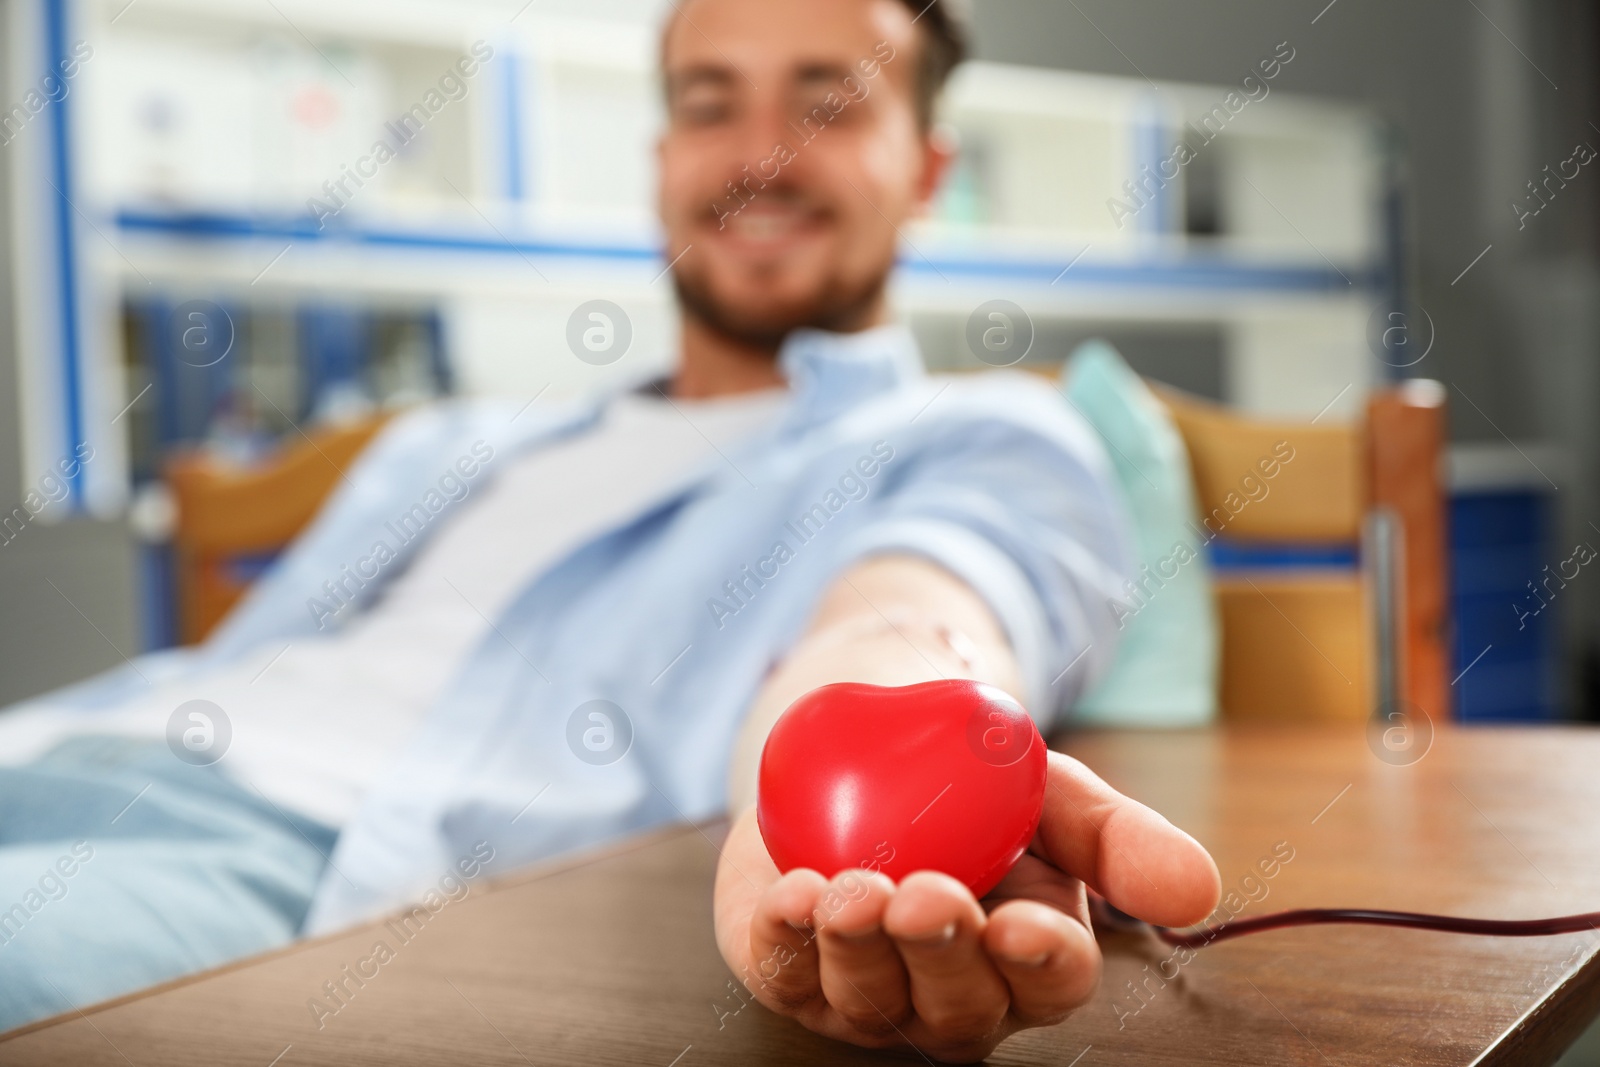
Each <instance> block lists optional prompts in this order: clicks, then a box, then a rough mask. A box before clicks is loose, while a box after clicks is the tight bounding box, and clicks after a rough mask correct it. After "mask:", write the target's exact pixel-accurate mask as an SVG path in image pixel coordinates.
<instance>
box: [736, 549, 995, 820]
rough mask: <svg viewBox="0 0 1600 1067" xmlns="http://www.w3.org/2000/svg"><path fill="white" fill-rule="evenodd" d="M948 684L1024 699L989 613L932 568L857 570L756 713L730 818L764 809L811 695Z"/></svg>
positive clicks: (888, 564) (827, 603)
mask: <svg viewBox="0 0 1600 1067" xmlns="http://www.w3.org/2000/svg"><path fill="white" fill-rule="evenodd" d="M938 678H973V679H976V680H978V681H983V682H988V683H990V684H992V685H996V686H998V687H1000V688H1001V689H1004V690H1006V691H1007V692H1010V693H1013V694H1016V693H1017V692H1018V691H1019V687H1020V671H1019V668H1018V665H1017V662H1016V657H1015V656H1014V655H1013V653H1012V651H1011V646H1010V643H1009V641H1008V640H1007V639H1006V635H1005V632H1004V631H1003V630H1002V629H1001V627H1000V625H999V623H998V622H997V621H996V620H995V618H994V615H993V613H992V612H990V610H989V609H988V606H987V605H986V604H984V602H983V601H982V600H981V599H980V598H979V597H978V596H977V594H975V593H973V592H972V590H971V589H969V588H968V587H967V586H966V585H965V584H964V583H962V582H961V581H960V580H959V579H957V578H955V577H954V576H953V575H951V574H950V573H949V572H948V571H946V570H944V569H943V568H940V567H938V566H936V565H935V564H932V563H929V562H927V561H925V560H921V559H916V558H911V557H893V556H886V557H881V558H875V559H870V560H867V561H865V562H863V563H861V564H859V565H857V566H856V567H854V568H852V570H851V571H850V572H849V573H847V574H846V575H844V576H843V577H842V578H841V579H840V580H839V581H838V582H837V583H835V585H834V587H833V588H832V589H831V590H830V591H829V593H828V595H827V596H826V597H824V599H823V602H822V604H821V605H820V607H819V609H818V611H817V614H816V617H815V618H814V619H813V621H812V624H811V626H810V627H809V628H808V629H807V631H806V634H805V636H804V637H803V638H802V639H801V640H800V642H799V643H798V644H796V645H795V647H794V648H793V649H792V650H791V651H790V653H789V655H788V656H787V657H785V658H784V660H783V662H782V663H781V664H779V666H778V667H777V668H776V669H775V670H774V671H773V672H772V674H771V675H770V676H769V677H768V678H767V681H766V684H765V685H763V686H762V688H761V691H760V693H759V694H758V695H757V697H756V699H755V701H754V702H753V703H752V705H751V707H750V711H749V714H748V715H747V716H746V718H745V722H744V726H743V728H742V729H741V731H740V736H739V741H738V744H737V746H736V748H735V751H734V756H733V760H732V763H731V765H730V767H729V793H728V808H729V811H730V813H732V814H734V815H737V814H738V813H739V812H741V811H743V810H744V809H745V808H747V807H749V806H750V805H751V804H753V803H755V797H756V778H757V771H758V769H759V766H760V760H761V748H762V746H763V745H764V744H765V742H766V738H767V734H768V732H770V731H771V729H772V724H773V723H774V722H775V721H776V720H777V718H778V716H779V715H781V714H783V711H784V709H786V708H787V707H788V706H789V705H790V704H792V703H794V701H795V700H797V699H798V698H799V697H801V696H802V695H804V694H805V693H808V692H810V691H811V690H812V689H815V688H817V687H818V686H823V685H828V684H830V683H833V682H865V683H869V684H872V685H912V684H915V683H917V682H925V681H932V680H934V679H938Z"/></svg>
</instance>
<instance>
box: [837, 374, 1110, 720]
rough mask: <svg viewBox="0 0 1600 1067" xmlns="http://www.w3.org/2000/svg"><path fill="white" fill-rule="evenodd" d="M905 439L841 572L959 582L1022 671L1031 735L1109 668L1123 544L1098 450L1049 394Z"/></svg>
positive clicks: (1034, 393) (1028, 393) (1016, 395)
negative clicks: (897, 567)
mask: <svg viewBox="0 0 1600 1067" xmlns="http://www.w3.org/2000/svg"><path fill="white" fill-rule="evenodd" d="M1004 392H1006V393H1009V394H1012V395H1011V396H1009V397H1007V399H1006V403H1005V404H1003V405H996V406H995V407H994V409H993V410H991V411H989V412H988V413H984V412H983V410H982V409H981V407H980V409H979V411H978V413H976V414H974V412H973V410H972V408H971V406H968V407H965V408H963V410H962V412H961V414H959V415H957V416H955V417H952V418H948V419H944V420H929V422H928V424H927V425H925V426H915V425H914V426H913V427H912V428H910V429H908V432H907V433H906V434H905V435H904V436H903V437H902V438H901V440H900V442H898V443H897V442H895V441H890V442H889V443H890V445H891V447H895V448H896V449H897V456H896V459H895V460H892V461H890V462H888V463H886V464H885V466H884V471H885V477H884V478H883V480H882V482H881V484H880V485H879V486H878V487H876V488H875V490H874V494H875V499H874V514H873V518H872V520H871V521H870V522H868V523H866V524H865V525H864V526H863V527H862V528H861V529H859V530H858V531H856V533H855V534H854V535H853V537H852V538H851V540H850V541H849V542H848V544H847V545H846V546H845V555H846V557H847V560H856V559H861V558H864V557H866V556H873V555H885V554H892V553H907V554H911V555H916V556H920V557H923V558H926V559H928V560H930V561H932V562H934V563H937V564H939V565H940V566H942V567H944V568H945V569H946V570H948V571H950V572H951V573H952V574H954V575H956V576H957V577H958V578H960V579H961V580H962V581H964V582H966V583H967V584H968V585H969V586H970V587H971V588H972V589H973V590H974V592H976V593H977V594H978V595H979V596H980V597H982V598H983V599H984V601H985V602H986V603H987V604H988V605H989V607H990V609H991V610H992V611H993V612H994V613H995V616H996V618H997V619H998V620H999V622H1000V624H1001V625H1002V626H1003V627H1004V629H1005V632H1006V635H1007V637H1008V638H1009V640H1010V642H1011V646H1012V650H1013V652H1014V653H1015V654H1016V657H1017V661H1018V664H1019V666H1020V667H1021V671H1022V677H1023V684H1024V687H1025V691H1024V692H1023V693H1019V694H1017V695H1018V697H1020V698H1021V699H1022V700H1023V702H1024V704H1025V706H1026V707H1028V709H1029V710H1030V713H1031V714H1032V715H1033V716H1034V719H1035V721H1036V722H1037V723H1038V725H1039V728H1040V729H1041V730H1048V729H1049V728H1050V727H1051V726H1052V725H1053V724H1054V723H1055V722H1056V721H1057V719H1058V717H1059V715H1060V713H1061V712H1062V711H1063V710H1064V709H1065V708H1067V707H1069V706H1070V705H1071V704H1072V702H1073V701H1074V700H1076V699H1077V697H1078V696H1080V695H1081V694H1082V693H1083V692H1085V691H1086V690H1087V689H1088V687H1089V686H1090V684H1091V683H1092V682H1093V681H1094V680H1096V679H1097V678H1098V677H1099V676H1100V675H1101V674H1103V673H1104V671H1105V669H1106V668H1107V667H1108V666H1109V665H1110V662H1111V657H1112V654H1113V652H1114V651H1115V648H1116V643H1117V635H1118V627H1117V624H1116V618H1115V615H1114V614H1113V612H1112V611H1111V609H1110V602H1111V600H1112V599H1113V598H1115V597H1117V596H1120V595H1121V593H1122V585H1123V583H1124V582H1125V581H1126V580H1127V579H1128V578H1129V577H1130V576H1131V574H1132V560H1133V550H1132V535H1131V530H1130V524H1129V519H1128V517H1127V514H1126V509H1125V506H1124V504H1123V501H1122V498H1121V496H1120V493H1119V491H1118V490H1117V488H1116V485H1115V480H1114V475H1113V472H1112V469H1111V466H1110V463H1109V462H1108V460H1107V459H1106V456H1105V454H1104V452H1103V450H1102V447H1101V445H1100V442H1099V440H1098V438H1096V437H1095V435H1094V433H1093V431H1092V430H1090V429H1089V428H1088V426H1087V425H1086V424H1084V423H1083V422H1082V420H1081V419H1080V418H1079V417H1078V416H1077V415H1076V414H1075V413H1073V412H1072V411H1071V410H1070V409H1069V408H1068V407H1067V406H1066V405H1065V404H1064V403H1062V402H1061V401H1060V400H1059V399H1057V398H1055V397H1054V396H1053V395H1051V394H1050V393H1048V392H1043V395H1040V394H1041V392H1042V391H1040V390H1037V389H1034V388H1020V387H1019V388H1015V389H1008V390H1005V391H1004Z"/></svg>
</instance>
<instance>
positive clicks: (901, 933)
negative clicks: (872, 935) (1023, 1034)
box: [883, 871, 1010, 1048]
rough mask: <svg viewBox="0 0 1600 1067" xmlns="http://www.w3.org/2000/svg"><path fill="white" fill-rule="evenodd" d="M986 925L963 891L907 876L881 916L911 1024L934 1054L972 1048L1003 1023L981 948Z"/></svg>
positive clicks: (1000, 991) (951, 882)
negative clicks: (932, 1044) (901, 968)
mask: <svg viewBox="0 0 1600 1067" xmlns="http://www.w3.org/2000/svg"><path fill="white" fill-rule="evenodd" d="M987 921H988V920H987V918H986V917H985V916H984V914H983V909H982V908H981V907H979V906H978V902H977V901H976V900H975V899H973V896H972V893H971V892H970V891H968V889H967V887H966V886H964V885H962V884H961V883H960V882H958V881H956V880H955V879H954V878H951V877H950V876H949V875H945V874H939V873H937V872H934V871H918V872H916V873H914V874H910V875H907V876H906V877H905V878H904V879H902V880H901V882H900V886H899V888H898V889H897V890H896V891H895V894H894V896H893V898H892V899H891V900H890V901H889V905H888V907H887V908H886V909H885V911H884V918H883V926H884V929H885V930H886V931H888V933H889V935H890V936H891V937H893V938H894V941H895V945H896V946H897V947H898V948H899V950H900V956H901V958H902V959H903V960H904V961H905V966H906V971H907V974H908V975H909V977H910V986H911V1002H912V1004H913V1006H914V1007H915V1010H916V1014H917V1017H918V1019H919V1020H920V1021H921V1023H922V1028H923V1030H924V1031H925V1032H926V1033H927V1034H928V1035H929V1036H931V1037H932V1038H933V1039H934V1040H935V1041H936V1042H938V1043H939V1044H940V1045H941V1046H945V1047H948V1048H960V1047H963V1046H966V1045H969V1044H970V1045H974V1046H976V1045H980V1044H982V1043H983V1042H984V1039H985V1038H991V1035H993V1033H994V1032H995V1031H996V1029H997V1028H999V1027H1000V1026H1001V1024H1002V1023H1003V1022H1004V1021H1005V1017H1006V1008H1007V1005H1008V1003H1009V999H1010V993H1009V990H1008V989H1007V987H1006V982H1005V979H1004V978H1002V977H1001V975H1000V972H999V971H998V970H996V969H995V966H994V964H993V962H991V961H990V959H989V955H988V953H987V952H986V951H985V950H984V947H983V936H984V927H985V926H986V924H987ZM988 1043H989V1044H990V1045H992V1043H993V1041H992V1038H991V1039H990V1041H989V1042H988Z"/></svg>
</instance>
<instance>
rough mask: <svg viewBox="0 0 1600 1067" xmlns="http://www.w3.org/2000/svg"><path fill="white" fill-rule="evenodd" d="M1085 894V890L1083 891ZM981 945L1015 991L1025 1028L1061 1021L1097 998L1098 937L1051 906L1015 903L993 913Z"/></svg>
mask: <svg viewBox="0 0 1600 1067" xmlns="http://www.w3.org/2000/svg"><path fill="white" fill-rule="evenodd" d="M1078 892H1079V896H1080V897H1081V896H1082V893H1083V891H1082V888H1081V887H1080V888H1079V891H1078ZM983 947H984V949H985V950H986V951H987V952H988V953H989V956H990V958H991V959H993V960H994V962H995V966H996V967H998V968H999V970H1000V973H1001V975H1002V976H1003V977H1004V978H1005V981H1006V984H1007V986H1009V987H1010V990H1011V1011H1012V1014H1013V1015H1015V1016H1016V1019H1017V1021H1018V1022H1020V1023H1021V1024H1022V1025H1024V1026H1048V1025H1050V1024H1051V1023H1056V1022H1060V1021H1061V1020H1062V1019H1063V1018H1065V1017H1066V1016H1067V1014H1068V1013H1069V1012H1071V1011H1072V1010H1073V1009H1074V1008H1076V1007H1078V1006H1079V1005H1080V1004H1082V1003H1083V1002H1084V1001H1086V1000H1088V999H1089V997H1090V996H1092V995H1093V994H1094V990H1095V985H1096V983H1098V982H1099V980H1100V949H1099V947H1098V946H1097V945H1096V944H1095V941H1094V934H1093V933H1091V932H1090V930H1089V928H1088V927H1087V926H1086V925H1084V924H1083V923H1081V922H1077V921H1075V920H1073V919H1071V918H1068V917H1067V916H1066V915H1063V914H1062V913H1061V912H1060V911H1058V910H1056V909H1055V908H1053V907H1050V906H1049V905H1047V904H1041V903H1039V902H1038V901H1034V900H1011V901H1007V902H1006V903H1004V904H1002V905H1000V906H999V907H998V908H996V909H995V910H994V911H992V912H990V913H989V925H988V926H987V927H986V928H985V929H984V932H983Z"/></svg>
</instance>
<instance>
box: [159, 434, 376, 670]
mask: <svg viewBox="0 0 1600 1067" xmlns="http://www.w3.org/2000/svg"><path fill="white" fill-rule="evenodd" d="M384 421H385V419H384V418H375V419H370V420H365V421H362V422H360V423H356V424H352V425H349V426H341V427H337V428H329V429H323V430H314V431H312V432H310V433H309V434H306V435H304V436H301V437H298V438H296V439H295V440H294V442H293V443H291V444H290V445H289V446H288V447H287V448H285V450H284V451H283V452H282V453H280V454H279V455H278V456H276V457H274V458H273V459H272V460H271V461H270V462H269V463H266V464H263V465H262V466H260V467H251V468H247V469H241V468H238V467H234V466H230V465H224V464H220V463H218V462H216V461H215V460H213V459H210V458H209V457H207V456H206V455H205V454H204V453H201V452H187V453H180V454H178V455H176V456H174V457H173V458H172V459H171V460H169V461H168V464H167V467H166V480H167V484H168V486H169V487H170V488H171V490H172V494H173V497H174V499H175V501H176V504H177V512H178V518H177V529H176V532H175V533H174V536H173V547H174V549H175V563H174V566H175V578H176V582H177V586H178V629H179V640H180V641H181V642H182V643H183V644H193V643H195V642H197V641H199V640H201V639H202V638H204V637H205V636H206V634H208V633H210V632H211V629H212V628H213V627H214V626H216V625H217V623H219V622H221V621H222V618H223V616H224V615H226V614H227V613H228V611H229V609H230V608H232V607H233V605H234V604H235V603H237V602H238V600H239V598H240V597H242V596H243V595H244V593H245V591H246V590H247V589H248V588H249V587H250V583H251V582H252V581H253V580H254V579H255V577H256V575H257V574H259V573H260V570H261V568H262V567H263V566H264V565H265V564H266V563H267V562H270V560H271V558H272V557H273V556H276V555H277V554H278V553H279V552H281V551H282V550H283V549H284V548H285V547H286V546H287V545H288V544H289V542H290V541H292V540H294V537H295V535H296V534H298V533H299V532H300V531H301V530H302V529H303V528H304V527H305V526H306V524H307V523H309V522H310V521H311V519H312V518H313V517H314V516H315V515H316V513H317V509H318V508H319V507H321V506H322V501H323V499H324V498H325V497H326V496H327V495H328V493H329V492H330V491H331V490H332V489H333V487H334V485H335V484H336V483H337V482H338V481H339V479H340V478H341V477H343V472H344V471H345V470H346V469H348V468H349V466H350V464H351V463H353V462H354V461H355V459H356V457H357V456H358V455H359V454H360V453H361V450H362V449H363V448H365V447H366V445H367V443H368V442H369V441H371V440H372V438H373V436H374V435H376V434H377V432H378V430H379V429H381V428H382V426H383V423H384Z"/></svg>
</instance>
